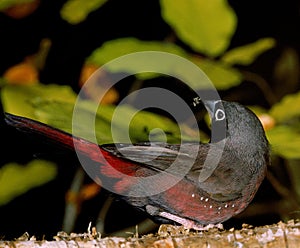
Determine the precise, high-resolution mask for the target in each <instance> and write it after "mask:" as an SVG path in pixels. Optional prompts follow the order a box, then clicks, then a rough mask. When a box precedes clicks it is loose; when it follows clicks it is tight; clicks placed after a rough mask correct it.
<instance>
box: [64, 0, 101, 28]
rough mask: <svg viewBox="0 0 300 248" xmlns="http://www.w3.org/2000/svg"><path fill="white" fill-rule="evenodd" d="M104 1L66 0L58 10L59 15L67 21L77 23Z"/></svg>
mask: <svg viewBox="0 0 300 248" xmlns="http://www.w3.org/2000/svg"><path fill="white" fill-rule="evenodd" d="M106 2H107V0H88V1H86V0H68V1H67V2H66V3H65V4H64V5H63V7H62V9H61V10H60V15H61V17H62V18H63V19H64V20H66V21H68V22H69V23H71V24H78V23H80V22H82V21H84V20H85V19H86V17H87V16H88V14H89V13H90V12H92V11H94V10H96V9H98V8H99V7H101V6H102V5H103V4H104V3H106Z"/></svg>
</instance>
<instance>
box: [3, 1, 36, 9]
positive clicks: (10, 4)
mask: <svg viewBox="0 0 300 248" xmlns="http://www.w3.org/2000/svg"><path fill="white" fill-rule="evenodd" d="M33 1H34V0H1V1H0V10H5V9H7V8H9V7H12V6H14V5H17V4H20V3H30V2H33Z"/></svg>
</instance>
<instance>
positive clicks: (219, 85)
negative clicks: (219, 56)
mask: <svg viewBox="0 0 300 248" xmlns="http://www.w3.org/2000/svg"><path fill="white" fill-rule="evenodd" d="M192 61H193V62H194V63H195V64H197V65H198V66H199V67H200V68H201V69H202V70H203V71H204V73H205V74H206V75H207V76H208V77H209V79H210V80H211V81H212V82H213V84H214V86H215V87H216V89H217V90H226V89H229V88H231V87H234V86H237V85H239V84H240V83H241V82H242V79H243V76H242V74H241V73H240V72H239V71H238V70H236V69H234V68H231V67H229V66H226V65H224V64H222V63H220V62H218V61H213V60H209V59H199V58H197V57H196V58H192Z"/></svg>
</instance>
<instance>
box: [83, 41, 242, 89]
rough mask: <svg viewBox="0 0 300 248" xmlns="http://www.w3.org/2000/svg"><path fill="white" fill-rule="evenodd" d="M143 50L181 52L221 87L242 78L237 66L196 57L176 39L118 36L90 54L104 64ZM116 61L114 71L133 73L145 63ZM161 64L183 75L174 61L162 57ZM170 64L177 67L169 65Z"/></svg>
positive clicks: (93, 61) (91, 59)
mask: <svg viewBox="0 0 300 248" xmlns="http://www.w3.org/2000/svg"><path fill="white" fill-rule="evenodd" d="M142 51H161V52H166V53H172V54H175V55H178V56H181V57H183V58H185V59H187V60H189V61H191V62H193V63H195V64H196V65H197V66H199V68H200V69H201V70H203V72H204V73H206V75H207V76H208V78H209V79H210V80H211V81H212V83H213V84H214V86H215V87H216V88H217V89H220V90H222V89H228V88H230V87H233V86H236V85H238V84H239V83H241V81H242V75H241V74H240V73H239V72H238V71H237V70H235V69H233V68H230V67H228V66H225V65H223V64H222V63H219V62H217V61H212V60H209V59H205V58H199V57H195V56H193V55H191V54H189V53H187V52H186V51H185V50H183V49H182V48H180V47H178V46H176V45H175V44H173V43H167V42H160V41H141V40H138V39H135V38H121V39H117V40H111V41H108V42H106V43H104V44H103V45H102V46H101V47H99V48H97V49H96V50H95V51H94V52H93V53H92V54H91V55H90V56H89V57H88V58H87V62H88V63H91V64H95V65H98V66H102V65H104V64H106V63H107V62H110V61H112V60H113V59H116V58H118V57H121V56H123V55H126V54H129V53H134V52H142ZM145 59H147V60H149V58H148V57H145ZM156 63H157V62H156ZM113 65H114V64H113ZM113 65H110V67H109V70H111V72H128V73H132V72H135V71H136V70H137V69H138V68H140V67H141V66H143V63H142V62H141V61H136V62H135V63H134V62H132V63H126V64H124V63H123V64H120V63H118V64H116V65H117V66H113ZM159 65H160V68H163V67H165V69H166V70H165V71H173V72H174V74H177V75H181V74H182V73H183V68H181V67H174V65H173V64H172V65H170V63H168V62H165V63H164V62H163V61H160V64H159ZM170 66H173V67H171V68H169V67H170ZM157 75H158V74H154V73H142V74H137V75H136V76H137V77H138V78H139V79H141V80H145V79H149V78H153V77H155V76H157ZM190 76H192V75H190ZM189 86H190V87H191V88H193V89H195V90H199V89H202V88H203V87H205V86H206V85H204V86H203V84H201V82H199V84H197V85H189Z"/></svg>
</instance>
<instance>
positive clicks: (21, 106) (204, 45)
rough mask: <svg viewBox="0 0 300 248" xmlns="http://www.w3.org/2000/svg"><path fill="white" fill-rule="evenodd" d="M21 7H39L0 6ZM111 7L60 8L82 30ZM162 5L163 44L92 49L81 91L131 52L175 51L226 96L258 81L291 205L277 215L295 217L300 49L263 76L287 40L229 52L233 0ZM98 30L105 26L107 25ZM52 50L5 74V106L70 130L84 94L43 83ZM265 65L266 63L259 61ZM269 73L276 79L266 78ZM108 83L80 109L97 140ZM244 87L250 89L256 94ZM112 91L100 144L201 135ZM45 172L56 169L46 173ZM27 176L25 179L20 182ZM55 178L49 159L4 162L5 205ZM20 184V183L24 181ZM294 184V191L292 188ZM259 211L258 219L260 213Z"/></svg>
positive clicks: (1, 189)
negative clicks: (268, 59) (268, 57)
mask: <svg viewBox="0 0 300 248" xmlns="http://www.w3.org/2000/svg"><path fill="white" fill-rule="evenodd" d="M21 2H22V3H23V2H24V3H27V2H33V0H22V1H20V0H17V1H16V0H5V1H0V10H1V11H4V13H6V14H7V13H8V12H6V11H7V9H10V8H11V7H14V5H16V4H17V3H18V4H19V3H21ZM106 2H107V3H108V2H109V1H105V0H93V1H92V0H91V1H84V0H69V1H66V3H65V4H64V5H63V6H62V8H61V9H60V15H61V18H62V19H63V20H65V21H66V22H68V23H69V24H70V25H71V26H72V25H73V26H74V27H76V25H78V24H80V23H81V22H82V23H83V24H84V22H85V21H87V19H88V15H89V14H90V13H92V12H94V11H95V10H96V9H98V8H101V7H103V6H105V5H106ZM159 4H160V7H161V17H162V18H163V20H164V21H165V22H166V23H167V24H168V25H169V26H170V28H171V33H170V34H169V36H167V37H165V39H164V40H147V41H145V40H140V39H138V38H136V37H122V38H120V37H119V38H117V39H113V40H107V41H105V42H104V43H101V44H102V45H99V47H93V49H94V50H93V52H91V53H90V54H89V55H88V56H86V58H85V61H84V64H83V67H82V71H81V78H80V79H79V80H78V81H79V83H78V84H79V86H80V87H82V86H83V85H84V83H85V81H86V80H88V78H89V77H90V76H91V75H92V74H93V73H94V72H95V71H96V70H97V68H99V67H101V66H102V65H104V64H106V63H108V62H109V61H111V60H113V59H116V58H118V57H120V56H123V55H126V54H128V53H133V52H141V51H161V52H168V53H172V54H176V55H178V56H181V57H183V58H185V59H187V60H189V61H191V62H193V63H194V64H196V65H197V66H198V67H199V68H200V69H202V70H203V71H204V72H205V73H206V74H207V76H208V77H209V78H210V80H211V81H212V82H213V83H214V85H215V87H216V89H217V90H219V91H232V92H235V90H236V89H237V88H238V87H240V86H242V85H243V83H245V82H247V83H250V84H252V86H253V87H252V89H253V91H254V92H255V93H257V92H258V91H260V92H259V93H261V94H262V98H264V100H265V102H266V104H265V105H264V106H257V105H255V106H249V107H250V108H251V109H252V110H253V111H254V112H255V113H256V114H257V116H258V117H259V118H260V120H261V121H262V123H263V125H264V127H265V130H266V135H267V137H268V140H269V141H270V143H271V147H272V159H273V164H272V166H271V167H270V168H269V177H268V181H269V182H270V183H271V185H272V186H273V188H274V189H275V191H276V192H277V193H278V195H280V196H281V198H282V199H283V200H282V201H281V202H280V204H282V205H283V206H284V208H282V209H280V208H278V209H277V208H276V209H275V208H274V211H277V212H276V213H278V214H279V215H280V217H281V218H282V219H284V218H288V217H289V216H290V213H291V211H293V210H295V209H298V208H299V207H300V195H299V194H300V193H299V192H300V185H299V180H298V178H299V159H300V108H299V106H300V91H299V80H300V74H299V68H300V65H299V64H300V63H299V55H298V51H296V50H295V49H293V48H291V47H285V48H284V49H282V50H280V54H279V55H277V57H276V58H274V61H273V62H274V63H273V64H272V63H270V65H269V67H272V68H271V70H269V71H267V72H264V73H262V72H261V71H259V70H257V67H255V66H253V64H255V63H256V62H257V60H259V59H261V58H262V57H263V56H264V55H265V54H266V53H268V52H270V51H272V50H273V49H278V47H279V46H280V43H279V42H277V39H275V38H273V37H260V38H257V40H255V39H256V38H254V39H253V42H252V43H250V44H243V45H242V46H235V47H230V44H231V41H232V40H231V39H232V37H233V35H234V34H235V32H236V28H237V24H238V19H237V15H236V13H234V11H233V9H232V8H231V7H230V5H228V2H227V1H226V0H211V1H204V0H200V1H199V0H198V1H196V0H190V1H178V0H160V1H159ZM28 13H29V14H30V13H31V12H28ZM8 15H9V16H11V17H13V18H18V15H17V16H15V17H14V15H11V14H8ZM21 16H23V15H21ZM254 18H255V16H254ZM137 22H138V20H137ZM99 25H106V24H105V23H100V24H99ZM78 26H79V25H78ZM287 28H288V27H287ZM255 37H256V36H255ZM49 44H50V45H51V42H49V43H48V46H47V49H51V47H50V45H49ZM93 44H96V43H93ZM96 46H98V45H96ZM47 49H42V52H37V54H36V56H33V57H34V58H38V59H33V60H32V59H31V60H28V59H24V61H23V62H21V63H18V64H16V65H15V66H12V67H11V68H9V69H8V70H7V71H6V72H5V73H3V75H2V76H3V77H2V78H1V81H0V86H1V101H2V105H3V109H4V111H6V112H10V113H13V114H16V115H21V116H26V117H29V118H32V119H35V120H39V121H41V122H43V123H46V124H48V125H50V126H53V127H56V128H59V129H61V130H64V131H66V132H69V133H71V132H72V113H73V108H74V103H75V101H76V98H77V94H76V93H75V92H74V91H73V90H72V89H71V87H69V86H66V85H56V84H50V85H44V84H43V82H39V72H40V70H43V69H44V68H43V66H44V62H45V59H46V57H47V55H48V53H47V52H45V51H46V50H47ZM47 51H48V50H47ZM72 52H73V51H72ZM75 52H76V51H75ZM30 56H32V55H30ZM72 58H73V57H72ZM20 61H22V60H20ZM140 63H142V62H140ZM138 66H139V64H127V65H126V66H125V67H122V68H120V67H119V68H113V67H111V68H110V70H111V71H109V72H108V73H118V72H120V71H121V72H128V73H130V72H132V71H135V70H136V67H138ZM162 66H165V67H168V66H169V65H168V64H163V65H162ZM252 66H253V67H252ZM256 66H257V65H256ZM259 66H265V65H262V64H259ZM175 70H178V73H180V68H175ZM176 72H177V71H176ZM78 74H80V73H78ZM266 74H272V75H267V76H266ZM102 76H103V78H100V79H101V80H102V81H103V84H105V83H106V79H107V78H106V77H105V75H102ZM159 76H160V75H158V74H154V73H143V74H137V75H135V79H136V82H138V83H137V84H134V87H135V88H134V87H133V88H134V89H138V88H139V86H140V85H141V82H143V81H146V80H150V79H151V80H155V79H157V78H158V77H159ZM266 78H267V79H266ZM101 80H100V81H101ZM268 80H271V81H268ZM125 82H126V81H125ZM54 83H55V82H54ZM103 84H102V85H101V83H100V84H99V85H97V84H94V85H93V86H92V87H91V90H90V91H89V92H85V96H86V100H85V101H83V103H82V105H81V108H82V113H83V117H82V119H83V121H82V122H81V123H80V125H81V126H80V127H79V129H80V130H81V134H82V137H84V138H86V139H92V136H91V135H93V132H92V131H93V130H86V129H85V125H84V124H85V122H84V120H85V119H86V118H85V117H88V116H90V115H91V113H93V109H94V106H95V104H99V103H98V102H97V99H98V97H97V95H95V94H97V92H99V90H100V91H101V87H102V86H103ZM193 88H195V89H197V90H202V89H201V88H200V86H199V88H197V87H194V86H193ZM245 88H246V91H247V90H248V89H249V88H247V87H245ZM131 90H132V89H131ZM121 91H122V90H121ZM121 93H122V92H121ZM246 93H247V92H246ZM110 94H111V95H110V96H109V97H107V98H106V99H105V101H103V102H101V104H100V107H99V108H98V111H97V113H96V122H95V131H96V135H97V140H98V143H99V144H102V143H110V142H118V141H119V142H121V141H123V140H126V139H127V137H126V135H124V134H126V133H128V131H129V133H130V135H131V141H132V142H139V141H145V140H149V139H150V138H151V137H150V136H151V135H154V136H155V139H156V140H162V141H165V140H167V141H168V142H179V141H181V139H184V140H193V135H194V134H195V130H192V129H191V128H189V127H188V126H187V125H184V124H183V125H182V126H180V127H181V128H182V130H183V132H184V133H180V130H179V126H178V125H177V124H176V123H174V122H173V121H171V120H170V119H168V118H166V117H163V116H160V115H157V114H155V113H150V112H147V111H140V112H139V113H138V114H134V113H135V111H136V109H135V108H133V107H132V106H127V105H125V106H118V107H116V104H117V102H118V100H119V97H120V96H119V92H117V90H116V89H114V88H113V89H112V91H111V92H110ZM233 98H234V97H233ZM242 98H243V96H242V95H241V96H240V98H238V99H240V100H241V99H242ZM258 98H259V97H258V96H256V99H255V100H259V99H258ZM254 104H255V103H254ZM116 108H117V109H118V116H117V118H116V122H115V123H114V125H116V126H117V128H115V130H117V132H118V133H117V137H118V140H114V139H113V138H112V135H111V118H112V116H113V115H114V112H115V110H116ZM128 116H134V118H133V119H132V120H131V123H130V126H129V130H128V127H127V125H126V124H127V123H125V124H124V123H123V120H124V119H126V118H127V117H128ZM155 128H160V129H161V130H163V131H164V132H165V133H164V134H161V132H159V131H158V132H151V131H153V130H154V129H155ZM157 130H158V129H156V131H157ZM182 130H181V131H182ZM154 131H155V130H154ZM200 133H201V139H202V138H203V137H205V138H204V140H207V139H208V138H207V136H205V135H204V134H203V132H202V130H200ZM202 141H203V139H202ZM282 160H283V162H282ZM282 166H283V167H284V169H285V170H286V171H287V174H288V175H287V176H286V177H287V178H282V177H283V176H282V175H283V174H284V173H282V171H281V168H282ZM46 167H47V168H48V170H49V171H47V170H46V171H44V169H45V168H46ZM28 168H29V169H28ZM278 171H279V172H278ZM26 173H28V174H26ZM22 174H23V175H24V174H25V175H26V176H25V177H26V180H23V179H22V180H21V179H20V177H21V175H22ZM27 175H28V176H27ZM40 175H42V178H39V177H40ZM55 175H56V170H55V166H54V165H52V164H45V163H44V161H33V162H31V163H29V164H28V165H27V166H25V167H24V166H20V165H16V164H8V165H4V166H3V167H2V169H1V171H0V204H5V203H6V202H8V201H10V200H12V199H13V198H15V197H16V196H18V195H20V194H22V193H24V192H26V191H27V190H28V189H30V188H33V187H36V186H39V185H41V184H43V183H46V182H48V181H49V180H51V179H53V178H54V177H55ZM22 178H23V177H22ZM274 178H275V179H274ZM15 180H18V182H20V184H18V183H17V182H16V181H15ZM290 181H291V182H292V186H290V185H289V183H290ZM6 184H7V185H8V186H9V187H8V186H7V185H6ZM15 184H16V185H17V186H15ZM289 187H291V188H289ZM293 204H294V205H293ZM269 206H270V205H268V204H267V203H266V205H265V206H264V209H266V208H270V207H269ZM291 206H292V207H291ZM254 212H255V214H257V211H254ZM262 212H265V211H262Z"/></svg>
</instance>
